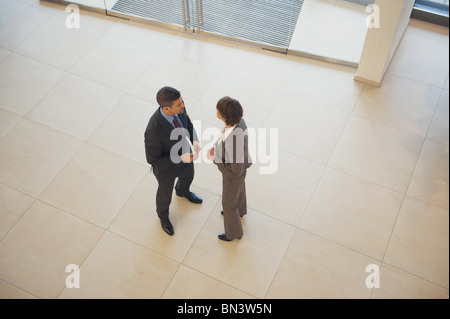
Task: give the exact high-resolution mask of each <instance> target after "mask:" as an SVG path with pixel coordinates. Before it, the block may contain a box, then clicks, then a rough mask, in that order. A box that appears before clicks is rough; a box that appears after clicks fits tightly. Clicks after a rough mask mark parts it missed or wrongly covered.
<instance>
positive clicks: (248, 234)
mask: <svg viewBox="0 0 450 319" xmlns="http://www.w3.org/2000/svg"><path fill="white" fill-rule="evenodd" d="M220 207H221V204H220V203H218V204H217V205H216V208H215V209H214V210H213V213H212V214H211V215H210V217H209V219H208V220H207V222H206V224H205V226H204V227H203V229H202V231H201V232H200V234H199V235H198V237H197V239H196V240H195V242H194V244H193V245H192V248H191V250H190V251H189V253H188V255H187V256H186V258H185V260H184V261H183V264H184V265H186V266H188V267H190V268H192V269H194V270H197V271H199V272H201V273H203V274H205V275H207V276H210V277H213V278H215V279H217V280H220V281H222V282H224V283H225V284H227V285H230V286H232V287H234V288H236V289H239V290H241V291H243V292H245V293H247V294H249V295H252V296H255V297H256V298H263V297H264V295H265V293H266V292H267V289H268V288H269V286H270V283H271V281H272V278H273V276H274V275H275V272H276V270H277V268H278V266H279V264H280V262H281V259H282V258H283V256H284V254H285V252H286V249H287V247H288V245H289V242H290V240H291V238H292V235H293V234H294V229H295V228H294V227H292V226H290V225H287V224H285V223H282V222H280V221H277V220H275V219H273V218H271V217H268V216H265V215H263V214H261V213H258V212H256V211H253V210H249V212H248V214H247V215H246V216H245V217H244V218H243V219H242V223H243V230H244V236H243V237H242V239H241V240H234V241H232V242H224V241H221V240H219V239H218V238H217V235H218V234H220V233H223V232H224V228H223V227H224V225H223V217H222V216H221V215H220V213H219V211H220Z"/></svg>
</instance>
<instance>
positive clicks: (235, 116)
mask: <svg viewBox="0 0 450 319" xmlns="http://www.w3.org/2000/svg"><path fill="white" fill-rule="evenodd" d="M217 110H218V111H219V112H220V114H221V115H222V116H223V118H224V120H225V123H226V124H227V125H230V126H233V125H236V124H238V123H239V122H240V121H241V118H242V116H244V110H243V109H242V106H241V103H239V101H238V100H235V99H232V98H231V97H229V96H225V97H223V98H221V99H220V100H219V102H217Z"/></svg>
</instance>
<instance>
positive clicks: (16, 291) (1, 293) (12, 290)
mask: <svg viewBox="0 0 450 319" xmlns="http://www.w3.org/2000/svg"><path fill="white" fill-rule="evenodd" d="M0 299H37V297H36V296H33V295H32V294H30V293H28V292H26V291H24V290H22V289H20V288H17V287H15V286H13V285H10V284H8V283H7V282H5V281H3V280H0Z"/></svg>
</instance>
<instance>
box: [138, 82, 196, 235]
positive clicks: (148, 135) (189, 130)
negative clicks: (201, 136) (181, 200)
mask: <svg viewBox="0 0 450 319" xmlns="http://www.w3.org/2000/svg"><path fill="white" fill-rule="evenodd" d="M156 100H157V102H158V104H159V108H158V109H157V110H156V111H155V113H154V114H153V115H152V117H151V118H150V121H149V122H148V125H147V129H146V130H145V134H144V141H145V154H146V157H147V162H148V163H149V164H150V165H151V166H152V167H153V173H154V175H155V177H156V179H157V181H158V191H157V193H156V213H157V214H158V217H159V218H160V221H161V226H162V228H163V230H164V231H165V232H166V233H167V234H168V235H170V236H172V235H173V234H174V228H173V225H172V223H171V222H170V219H169V206H170V203H171V201H172V192H173V188H174V185H175V179H176V178H178V181H177V183H176V185H175V192H176V194H177V195H178V196H180V197H185V198H187V199H188V200H189V201H190V202H192V203H196V204H200V203H202V202H203V200H202V199H201V198H200V197H199V196H198V195H196V194H194V193H193V192H191V191H190V190H189V188H190V185H191V183H192V181H193V179H194V163H193V162H194V161H195V160H196V159H197V158H198V157H199V152H200V144H199V142H198V138H197V134H196V133H195V130H194V127H193V125H192V122H191V120H190V118H189V116H188V115H187V112H186V108H185V105H184V101H183V98H182V97H181V93H180V92H179V91H178V90H177V89H175V88H172V87H169V86H165V87H163V88H161V89H160V90H159V91H158V93H157V95H156ZM188 140H189V141H190V143H189V142H188ZM190 145H193V148H194V150H192V148H191V147H190ZM192 151H194V153H192Z"/></svg>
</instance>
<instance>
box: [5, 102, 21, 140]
mask: <svg viewBox="0 0 450 319" xmlns="http://www.w3.org/2000/svg"><path fill="white" fill-rule="evenodd" d="M21 119H22V118H21V117H20V116H18V115H16V114H14V113H11V112H9V111H6V110H4V109H1V108H0V140H1V139H2V138H4V137H5V136H6V135H7V134H8V132H9V131H10V130H11V129H12V128H13V127H14V126H15V125H16V124H17V123H18V122H19V121H20V120H21Z"/></svg>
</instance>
